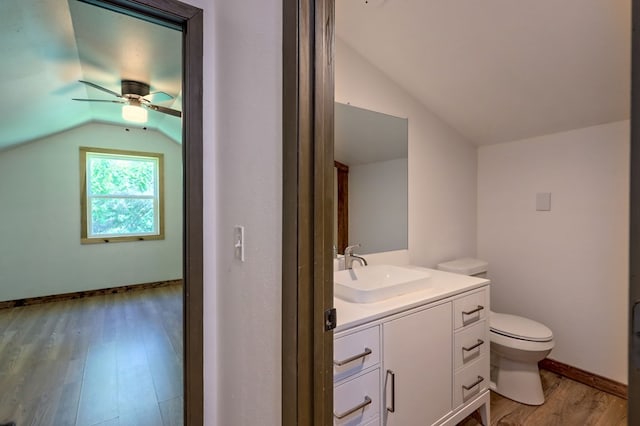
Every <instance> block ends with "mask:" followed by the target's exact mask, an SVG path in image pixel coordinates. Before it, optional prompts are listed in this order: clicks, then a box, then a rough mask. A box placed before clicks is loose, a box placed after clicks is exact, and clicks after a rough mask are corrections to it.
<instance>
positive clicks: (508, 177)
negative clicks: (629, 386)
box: [478, 121, 629, 383]
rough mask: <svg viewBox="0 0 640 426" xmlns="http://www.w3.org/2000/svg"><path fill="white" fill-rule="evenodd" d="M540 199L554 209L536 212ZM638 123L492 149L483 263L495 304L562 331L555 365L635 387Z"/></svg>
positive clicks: (482, 168)
mask: <svg viewBox="0 0 640 426" xmlns="http://www.w3.org/2000/svg"><path fill="white" fill-rule="evenodd" d="M538 192H550V193H551V210H550V211H536V206H535V199H536V193H538ZM628 208H629V122H628V121H623V122H616V123H611V124H604V125H600V126H595V127H588V128H583V129H578V130H573V131H569V132H564V133H556V134H552V135H546V136H540V137H536V138H531V139H526V140H520V141H515V142H511V143H504V144H498V145H491V146H484V147H481V148H480V149H479V156H478V256H479V257H480V258H482V259H485V260H487V261H488V262H489V268H490V271H489V275H490V278H491V281H492V290H491V297H492V300H491V303H492V307H493V309H495V310H496V311H500V312H506V313H513V314H518V315H523V316H526V317H529V318H532V319H535V320H538V321H540V322H543V323H544V324H546V325H547V326H549V328H551V329H552V330H553V333H554V336H555V340H556V347H555V349H554V350H553V352H552V353H551V355H550V358H552V359H555V360H558V361H560V362H564V363H566V364H569V365H572V366H574V367H578V368H581V369H584V370H587V371H590V372H592V373H596V374H600V375H602V376H605V377H608V378H610V379H613V380H616V381H618V382H622V383H626V382H627V338H628V336H627V309H626V306H627V299H628V296H627V293H628V266H627V264H628V233H629V228H628V226H629V218H628Z"/></svg>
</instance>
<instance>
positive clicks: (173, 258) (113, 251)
mask: <svg viewBox="0 0 640 426" xmlns="http://www.w3.org/2000/svg"><path fill="white" fill-rule="evenodd" d="M80 146H91V147H100V148H114V149H129V150H136V151H145V152H160V153H164V154H165V168H164V170H165V239H164V240H153V241H141V242H125V243H110V244H80V177H79V173H80V166H79V161H80V160H79V157H80V154H79V147H80ZM0 200H1V201H0V218H2V220H0V235H1V236H2V244H0V300H15V299H22V298H26V297H36V296H46V295H52V294H62V293H70V292H76V291H82V290H93V289H99V288H108V287H117V286H121V285H129V284H139V283H146V282H154V281H164V280H173V279H179V278H181V277H182V153H181V147H180V145H178V144H176V143H175V142H173V141H172V140H170V139H169V138H167V137H166V136H164V135H163V134H161V133H159V132H156V131H152V130H149V131H144V130H141V129H135V128H132V129H131V130H130V131H128V132H127V131H125V130H124V129H123V128H122V127H118V126H111V125H108V124H87V125H84V126H82V127H78V128H75V129H72V130H69V131H66V132H63V133H59V134H56V135H53V136H50V137H47V138H44V139H40V140H38V141H34V142H31V143H28V144H25V145H21V146H19V147H16V148H14V149H11V150H8V151H5V152H2V153H0Z"/></svg>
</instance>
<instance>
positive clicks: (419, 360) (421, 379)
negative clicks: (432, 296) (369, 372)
mask: <svg viewBox="0 0 640 426" xmlns="http://www.w3.org/2000/svg"><path fill="white" fill-rule="evenodd" d="M451 322H452V316H451V303H450V302H447V303H443V304H441V305H438V306H435V307H431V308H426V309H422V310H419V311H417V312H411V313H408V314H407V315H405V316H401V317H399V318H396V319H393V320H391V321H388V322H385V323H384V324H383V338H384V354H383V360H384V361H383V365H384V378H383V380H384V390H385V393H384V394H385V400H386V401H385V411H386V413H384V415H385V416H386V420H387V421H386V424H387V425H389V426H412V425H415V426H424V425H431V424H435V423H436V422H437V421H438V420H440V419H441V418H442V417H443V416H445V415H446V414H448V413H449V411H451V387H452V376H451V366H452V363H451V362H452V361H451V345H452V341H453V337H452V335H451Z"/></svg>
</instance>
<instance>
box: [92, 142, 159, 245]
mask: <svg viewBox="0 0 640 426" xmlns="http://www.w3.org/2000/svg"><path fill="white" fill-rule="evenodd" d="M163 160H164V157H163V155H162V154H154V153H147V152H134V151H118V150H111V149H98V148H84V147H82V148H80V176H81V191H82V203H81V204H82V212H81V214H82V215H81V225H82V229H81V242H82V243H108V242H116V241H140V240H157V239H163V238H164V229H163V228H164V226H163V225H164V218H163V210H164V208H163V207H164V201H163V194H162V192H163V175H164V174H163Z"/></svg>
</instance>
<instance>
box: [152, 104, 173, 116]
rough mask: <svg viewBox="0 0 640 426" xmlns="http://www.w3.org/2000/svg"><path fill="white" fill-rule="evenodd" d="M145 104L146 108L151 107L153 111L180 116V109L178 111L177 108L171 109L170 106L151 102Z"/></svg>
mask: <svg viewBox="0 0 640 426" xmlns="http://www.w3.org/2000/svg"><path fill="white" fill-rule="evenodd" d="M146 106H147V108H149V109H152V110H154V111H158V112H162V113H164V114H169V115H173V116H174V117H182V111H178V110H177V109H171V108H167V107H163V106H160V105H153V104H146Z"/></svg>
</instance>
